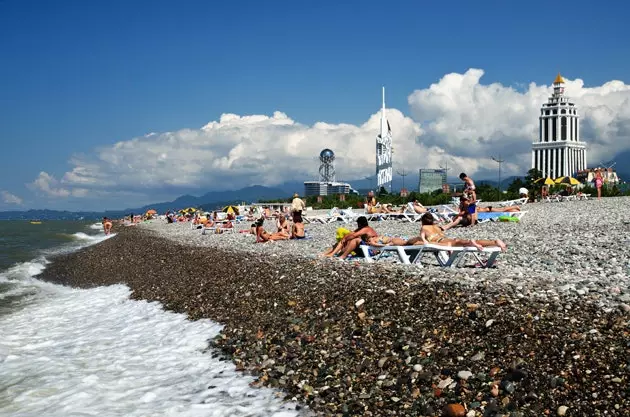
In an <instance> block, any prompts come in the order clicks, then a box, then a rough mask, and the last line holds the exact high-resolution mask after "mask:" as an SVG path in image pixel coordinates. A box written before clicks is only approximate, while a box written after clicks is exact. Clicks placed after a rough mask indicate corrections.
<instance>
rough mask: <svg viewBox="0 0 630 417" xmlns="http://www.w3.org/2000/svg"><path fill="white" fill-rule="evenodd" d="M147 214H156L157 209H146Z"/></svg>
mask: <svg viewBox="0 0 630 417" xmlns="http://www.w3.org/2000/svg"><path fill="white" fill-rule="evenodd" d="M147 214H157V211H155V210H153V209H151V210H147Z"/></svg>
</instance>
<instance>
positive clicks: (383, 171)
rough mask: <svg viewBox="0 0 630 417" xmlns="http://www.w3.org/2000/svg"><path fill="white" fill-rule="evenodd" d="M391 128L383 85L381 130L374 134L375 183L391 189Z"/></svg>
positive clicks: (379, 186)
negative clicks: (386, 114) (386, 113)
mask: <svg viewBox="0 0 630 417" xmlns="http://www.w3.org/2000/svg"><path fill="white" fill-rule="evenodd" d="M392 177H393V167H392V130H391V128H390V127H389V121H388V120H387V117H386V116H385V87H383V108H382V109H381V131H380V133H379V135H378V136H376V183H377V185H378V189H379V190H380V189H381V187H384V188H385V189H386V190H389V191H390V192H391V191H392Z"/></svg>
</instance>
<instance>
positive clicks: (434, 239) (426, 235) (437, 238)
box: [409, 213, 507, 252]
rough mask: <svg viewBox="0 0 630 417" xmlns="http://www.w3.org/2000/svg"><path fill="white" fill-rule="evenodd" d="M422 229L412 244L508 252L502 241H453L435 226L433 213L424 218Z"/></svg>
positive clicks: (411, 240) (412, 240)
mask: <svg viewBox="0 0 630 417" xmlns="http://www.w3.org/2000/svg"><path fill="white" fill-rule="evenodd" d="M421 220H422V228H421V229H420V236H419V237H416V238H412V239H410V240H409V242H411V243H410V244H415V243H417V242H422V243H423V244H425V245H426V244H428V243H432V244H439V245H443V246H474V247H475V248H477V249H479V250H481V249H483V248H484V247H497V246H498V247H500V248H501V250H502V251H503V252H505V251H506V250H507V245H506V244H505V243H504V242H503V241H502V240H499V239H497V240H469V239H453V238H449V237H448V236H446V235H445V234H444V231H443V230H442V229H440V228H439V227H438V226H436V225H435V224H434V220H433V216H432V215H431V213H426V214H425V215H423V216H422V219H421Z"/></svg>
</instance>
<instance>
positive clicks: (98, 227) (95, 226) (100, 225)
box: [89, 222, 103, 230]
mask: <svg viewBox="0 0 630 417" xmlns="http://www.w3.org/2000/svg"><path fill="white" fill-rule="evenodd" d="M89 228H90V229H94V230H103V223H101V222H96V223H93V224H91V225H90V226H89Z"/></svg>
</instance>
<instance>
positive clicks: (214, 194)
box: [0, 173, 630, 220]
mask: <svg viewBox="0 0 630 417" xmlns="http://www.w3.org/2000/svg"><path fill="white" fill-rule="evenodd" d="M619 176H620V178H622V179H625V180H627V179H628V178H630V174H623V173H619ZM516 178H521V179H523V178H524V177H517V176H512V177H507V178H504V179H502V180H501V186H502V188H503V189H504V190H505V189H506V188H507V187H508V186H509V185H510V184H511V183H512V182H513V181H514V180H515V179H516ZM402 180H403V178H402V177H396V178H394V189H395V190H398V189H400V188H401V187H402ZM349 182H350V183H351V184H352V186H353V188H354V189H356V190H359V191H360V192H362V193H365V192H366V191H367V190H370V189H375V186H374V184H373V183H372V182H371V181H370V180H368V179H362V180H357V181H349ZM448 182H449V184H453V183H460V181H459V179H457V178H449V180H448ZM477 184H478V185H481V184H488V185H491V186H493V187H497V186H498V181H495V180H478V181H477ZM405 185H406V188H408V189H409V190H410V191H413V190H416V189H417V186H418V182H417V179H415V180H410V179H409V178H407V180H406V182H405ZM303 190H304V184H303V182H301V181H291V182H286V183H284V184H281V185H278V186H276V187H265V186H262V185H254V186H251V187H245V188H241V189H239V190H228V191H211V192H208V193H205V194H203V195H201V196H199V197H196V196H193V195H183V196H181V197H178V198H176V199H175V200H173V201H166V202H161V203H155V204H147V205H145V206H142V207H135V208H126V209H124V210H108V211H104V212H94V211H76V212H71V211H58V210H27V211H2V212H0V220H32V219H40V220H80V219H85V220H92V219H93V220H98V219H100V218H102V217H103V216H108V217H113V218H117V217H122V216H125V215H129V214H131V213H135V214H140V213H145V212H146V211H147V210H149V209H154V210H157V212H158V213H164V212H166V211H167V210H179V209H182V208H186V207H200V208H203V209H205V210H209V211H212V210H214V209H216V208H218V207H222V206H226V205H228V204H238V203H241V202H245V203H252V202H257V201H260V200H275V199H287V201H288V200H289V199H290V198H291V196H292V195H293V193H295V192H297V193H299V194H302V193H303Z"/></svg>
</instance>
